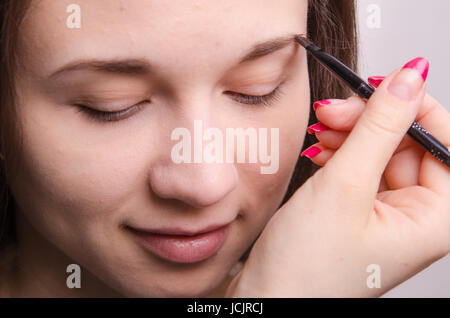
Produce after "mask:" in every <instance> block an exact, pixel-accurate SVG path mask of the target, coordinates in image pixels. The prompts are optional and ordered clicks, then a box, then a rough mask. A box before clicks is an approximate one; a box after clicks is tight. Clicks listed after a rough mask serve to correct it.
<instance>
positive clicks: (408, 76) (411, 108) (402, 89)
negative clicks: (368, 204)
mask: <svg viewBox="0 0 450 318" xmlns="http://www.w3.org/2000/svg"><path fill="white" fill-rule="evenodd" d="M428 67H429V63H428V61H427V60H426V59H424V58H417V59H414V60H412V61H410V62H408V63H407V64H406V65H405V66H404V67H403V68H402V69H397V70H395V71H394V72H392V73H391V74H390V75H389V76H388V77H387V78H386V79H385V80H384V81H383V82H382V83H381V84H380V86H379V87H378V88H377V90H376V91H375V93H374V94H373V95H372V96H371V98H370V99H369V100H368V101H367V106H366V109H365V110H364V112H363V114H362V115H361V117H360V118H359V120H358V122H357V123H356V125H355V126H354V128H353V130H352V131H351V133H350V134H349V136H348V137H347V139H346V141H345V142H344V144H343V145H342V146H341V147H340V148H339V149H338V150H337V151H336V153H335V154H334V156H333V157H332V158H331V159H330V160H329V161H328V163H327V165H325V166H324V167H323V168H324V169H326V170H327V171H326V172H327V173H329V174H331V175H332V176H337V177H338V180H342V181H344V183H346V182H348V184H349V185H353V186H355V187H357V188H358V189H360V190H363V192H364V193H365V194H369V193H367V191H365V190H369V191H370V194H373V195H375V194H376V193H377V191H378V186H379V183H380V180H381V177H382V175H383V172H384V170H385V168H386V166H387V164H388V162H389V160H390V159H391V157H392V155H393V154H394V151H395V150H396V149H397V147H398V145H399V144H400V142H401V141H402V139H403V137H404V135H405V134H406V133H407V131H408V129H409V128H410V127H411V125H412V123H413V122H414V120H415V118H416V116H417V113H418V111H419V108H420V105H421V103H422V101H423V98H424V96H425V80H426V77H427V75H428ZM366 187H368V188H366Z"/></svg>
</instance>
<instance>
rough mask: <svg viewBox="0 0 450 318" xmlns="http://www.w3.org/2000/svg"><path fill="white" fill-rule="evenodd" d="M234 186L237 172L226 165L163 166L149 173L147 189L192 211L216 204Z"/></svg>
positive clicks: (171, 163)
mask: <svg viewBox="0 0 450 318" xmlns="http://www.w3.org/2000/svg"><path fill="white" fill-rule="evenodd" d="M237 182H238V175H237V171H236V169H235V166H234V165H233V164H230V163H223V164H222V163H181V164H176V163H173V162H168V163H167V162H166V163H164V164H158V165H156V166H153V168H152V169H151V172H150V184H151V188H152V190H153V192H154V193H155V194H156V195H158V196H159V197H161V198H164V199H175V200H179V201H182V202H184V203H186V204H188V205H190V206H192V207H195V208H201V207H205V206H209V205H212V204H214V203H216V202H219V201H220V200H222V199H223V198H224V197H226V196H227V194H229V193H230V192H231V191H232V190H233V189H234V188H235V187H236V186H237Z"/></svg>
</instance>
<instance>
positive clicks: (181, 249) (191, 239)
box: [130, 223, 230, 263]
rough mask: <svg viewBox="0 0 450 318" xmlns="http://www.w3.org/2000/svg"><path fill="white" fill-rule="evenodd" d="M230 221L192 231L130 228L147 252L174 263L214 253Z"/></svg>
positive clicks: (202, 257)
mask: <svg viewBox="0 0 450 318" xmlns="http://www.w3.org/2000/svg"><path fill="white" fill-rule="evenodd" d="M229 228H230V223H228V224H226V225H224V226H220V227H218V226H217V225H214V226H210V227H208V228H205V229H204V230H202V231H198V232H195V233H193V232H192V231H187V230H183V229H179V228H172V229H164V230H161V229H159V230H152V232H149V231H141V230H136V229H134V228H130V230H131V233H133V235H134V236H135V237H136V239H137V241H138V242H139V243H140V244H141V245H142V246H143V247H144V248H145V249H146V250H148V251H149V252H151V253H153V254H155V255H157V256H159V257H161V258H164V259H166V260H169V261H172V262H176V263H195V262H200V261H203V260H205V259H207V258H209V257H211V256H212V255H214V254H215V253H216V252H217V251H218V250H219V249H220V248H221V247H222V245H223V243H224V242H225V239H226V238H227V235H228V232H229Z"/></svg>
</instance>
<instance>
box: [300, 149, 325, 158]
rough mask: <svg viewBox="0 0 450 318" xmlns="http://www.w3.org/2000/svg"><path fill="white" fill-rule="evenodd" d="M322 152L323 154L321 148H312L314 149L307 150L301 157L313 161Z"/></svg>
mask: <svg viewBox="0 0 450 318" xmlns="http://www.w3.org/2000/svg"><path fill="white" fill-rule="evenodd" d="M321 152H322V150H321V149H320V148H319V147H316V146H312V147H309V148H308V149H306V150H305V151H303V152H302V154H301V155H300V157H303V156H305V157H308V158H309V159H312V158H314V157H315V156H317V155H318V154H319V153H321Z"/></svg>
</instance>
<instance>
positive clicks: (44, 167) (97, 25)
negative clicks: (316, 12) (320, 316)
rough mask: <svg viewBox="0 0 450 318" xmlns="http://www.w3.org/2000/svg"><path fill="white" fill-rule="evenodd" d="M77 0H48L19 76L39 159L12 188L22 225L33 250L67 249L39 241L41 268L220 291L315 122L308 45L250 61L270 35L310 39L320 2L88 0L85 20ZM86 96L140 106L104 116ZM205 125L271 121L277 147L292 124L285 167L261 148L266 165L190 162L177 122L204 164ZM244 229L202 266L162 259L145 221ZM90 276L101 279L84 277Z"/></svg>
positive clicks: (29, 157)
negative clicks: (179, 148) (75, 24)
mask: <svg viewBox="0 0 450 318" xmlns="http://www.w3.org/2000/svg"><path fill="white" fill-rule="evenodd" d="M72 2H73V1H65V0H64V1H52V0H42V1H33V2H32V7H31V8H30V10H29V11H28V16H27V18H26V20H25V23H24V25H23V28H22V33H21V42H20V44H21V45H20V54H21V58H22V60H21V61H22V66H23V67H22V68H21V69H20V70H19V72H18V77H17V82H16V86H17V90H18V95H19V104H18V106H17V107H18V115H19V119H20V122H21V124H22V126H23V138H24V139H23V140H24V144H23V147H24V161H23V166H21V169H19V171H20V172H18V174H17V175H16V176H15V179H14V180H13V181H12V182H11V188H12V190H13V193H14V195H15V198H16V201H17V202H18V205H19V209H20V213H19V228H20V227H21V226H22V227H24V228H25V225H21V224H25V223H27V224H31V225H32V228H33V229H34V230H35V231H36V232H34V230H33V231H31V230H27V231H23V232H21V231H19V235H22V236H23V239H22V241H23V242H25V243H23V244H26V242H39V241H40V240H42V239H43V240H44V241H45V242H47V243H48V242H49V243H50V246H52V247H53V248H51V249H48V248H46V249H44V248H42V250H41V251H40V252H39V253H37V252H36V249H37V250H39V248H40V247H39V244H36V243H34V244H32V245H33V249H34V255H41V256H42V257H39V260H36V262H38V261H39V262H40V263H41V264H42V263H43V262H44V263H45V262H46V261H47V260H54V259H55V258H58V257H60V258H63V257H68V258H69V259H70V260H71V262H73V263H76V264H79V265H80V266H81V268H82V269H85V270H86V271H87V272H89V273H90V274H94V275H93V277H97V278H98V279H99V281H102V282H103V283H105V286H109V287H110V288H112V289H113V290H115V291H116V292H119V293H120V294H123V295H127V296H150V297H154V296H156V297H158V296H173V297H178V296H204V295H208V294H209V293H210V292H211V291H213V290H214V289H215V288H216V287H217V286H218V285H219V284H220V283H221V281H222V280H223V279H224V278H226V276H227V274H228V272H229V271H230V269H231V268H232V266H233V265H234V264H235V263H236V262H237V261H238V259H239V258H240V257H241V256H242V254H243V253H244V252H245V251H246V250H247V249H248V248H249V246H250V244H251V243H252V242H253V241H254V240H255V239H256V237H257V236H258V234H259V233H260V232H261V231H262V230H263V228H264V226H265V224H266V223H267V222H268V220H269V219H270V217H271V216H272V215H273V213H274V212H275V211H276V209H277V207H278V205H279V204H280V202H281V200H282V198H283V196H284V194H285V192H286V189H287V185H288V183H289V181H290V177H291V174H292V172H293V169H294V166H295V163H296V162H297V158H298V155H299V152H300V149H301V146H302V144H303V138H304V135H305V131H306V126H307V123H308V115H309V85H308V74H307V62H306V53H305V51H304V50H303V49H300V48H299V46H298V45H296V44H295V42H294V41H292V42H289V43H287V45H285V46H284V47H282V48H280V49H278V50H275V51H273V52H272V53H270V54H267V55H263V54H261V52H260V53H259V54H260V55H259V56H258V57H255V56H254V57H253V59H249V60H247V61H245V62H241V60H242V59H243V57H245V56H247V54H248V53H249V52H250V51H251V50H252V49H253V48H254V46H255V44H257V43H262V42H265V41H268V40H273V39H277V38H283V37H287V36H292V35H294V34H299V33H306V17H307V1H306V0H305V1H299V0H283V1H281V2H280V1H279V0H273V1H270V0H268V1H263V2H261V1H259V0H247V1H238V0H229V1H209V0H196V1H185V0H172V1H157V0H155V1H140V0H127V1H123V0H111V1H108V5H105V4H104V3H103V2H101V1H89V0H78V1H77V3H78V4H79V5H80V8H81V12H80V15H81V28H69V27H67V24H66V22H67V21H66V20H67V18H68V17H69V16H70V15H71V14H72V13H70V12H69V13H68V12H66V9H67V7H68V6H69V4H71V3H72ZM265 47H266V48H273V47H274V46H273V45H268V46H267V45H266V46H265ZM265 53H268V52H267V51H266V52H265ZM94 61H95V62H94ZM240 62H241V63H240ZM74 65H76V66H74ZM68 66H69V67H68ZM62 69H64V70H62ZM57 71H58V72H57ZM280 84H281V87H280V89H281V93H280V95H278V98H276V99H272V100H270V104H267V105H265V104H253V105H251V104H248V102H247V103H246V99H245V98H240V97H239V95H238V94H246V95H266V94H269V93H271V92H272V91H273V90H274V89H276V88H277V86H279V85H280ZM138 104H139V107H133V106H134V105H138ZM77 105H85V106H86V107H89V108H91V109H96V110H99V111H110V112H117V111H120V110H125V109H128V108H130V107H131V108H130V110H129V111H128V113H126V114H124V115H122V119H120V116H119V118H116V119H120V120H117V121H104V122H101V121H99V120H94V119H92V118H91V117H89V115H88V114H86V113H84V112H80V111H79V110H80V108H79V106H77ZM194 120H198V121H201V124H202V126H203V130H204V131H205V130H206V129H207V128H217V129H218V130H219V131H221V132H222V133H223V136H224V137H225V135H226V129H227V128H243V129H247V128H249V127H252V128H254V129H256V130H257V129H258V128H263V129H266V131H267V134H268V138H267V139H268V140H267V141H266V142H265V140H264V139H262V138H261V136H259V137H258V142H261V139H262V141H263V142H264V143H265V144H267V146H268V147H269V149H270V147H271V146H270V138H271V135H272V132H271V128H278V129H279V137H278V139H276V140H275V145H276V147H277V148H278V149H279V155H277V154H275V152H276V149H273V152H272V155H273V156H275V155H277V157H278V158H279V168H278V170H277V171H275V173H271V174H263V173H261V169H260V167H261V166H264V165H266V166H267V165H268V164H262V163H261V162H260V161H259V160H260V159H261V157H260V156H259V155H258V156H257V158H258V162H257V163H252V162H249V159H248V157H246V158H247V159H246V161H245V162H243V163H242V162H237V161H236V160H234V161H233V162H225V163H220V162H219V163H217V162H216V163H210V162H206V160H202V161H201V162H198V163H181V164H177V163H176V162H175V161H174V159H173V155H172V152H173V148H174V146H175V145H176V144H179V142H180V140H181V139H177V140H172V139H171V136H172V132H173V131H174V130H175V129H177V128H186V129H187V130H188V131H189V132H190V133H191V136H192V144H191V146H192V158H193V157H194V151H195V150H196V149H197V148H198V147H197V148H195V149H194V144H195V142H194V135H195V133H194ZM272 138H273V137H272ZM211 140H212V139H211ZM207 144H208V141H207V140H205V141H204V146H205V148H206V145H207ZM224 144H225V146H224V147H228V144H226V142H225V140H224ZM197 146H198V144H197ZM258 147H259V146H258ZM224 149H225V148H224ZM258 149H259V148H258ZM249 151H250V150H248V146H247V155H248V153H249ZM180 153H181V152H180ZM183 153H184V152H183ZM269 153H270V151H269ZM272 159H273V160H275V158H272ZM20 216H23V217H22V221H20V220H21V217H20ZM25 220H26V221H25ZM228 223H229V226H228V234H227V235H226V237H225V241H224V242H223V244H222V245H221V246H220V248H219V249H218V250H217V252H216V253H213V254H212V255H211V256H209V257H207V258H205V259H203V260H201V261H187V260H188V259H189V257H192V255H191V256H189V255H187V256H186V255H184V256H183V255H181V256H180V255H178V256H179V257H180V258H179V259H178V261H177V260H174V259H167V258H164V257H161V256H158V255H157V253H154V252H152V251H151V250H149V249H148V247H146V245H145V244H144V243H143V241H142V240H141V238H142V237H138V236H137V235H136V233H135V232H134V231H132V230H131V229H135V230H144V229H146V230H149V229H164V228H181V229H184V230H186V231H194V232H195V231H199V230H201V229H204V228H206V227H209V226H211V225H223V224H228ZM33 233H34V234H33ZM38 233H39V234H38ZM202 242H204V241H202ZM30 246H31V245H30ZM22 248H23V249H25V250H26V248H25V247H22ZM191 248H193V247H192V246H191ZM187 250H189V249H187ZM59 251H62V252H59ZM174 257H175V256H174ZM183 257H184V261H183ZM56 263H57V262H52V263H50V262H49V263H48V264H47V265H46V266H53V267H54V266H55V265H54V264H56ZM52 264H53V265H52ZM65 270H66V268H65V267H64V268H52V271H59V272H61V273H65ZM81 283H82V287H83V286H88V285H89V283H88V282H83V276H82V277H81ZM62 284H65V281H63V282H62Z"/></svg>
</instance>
